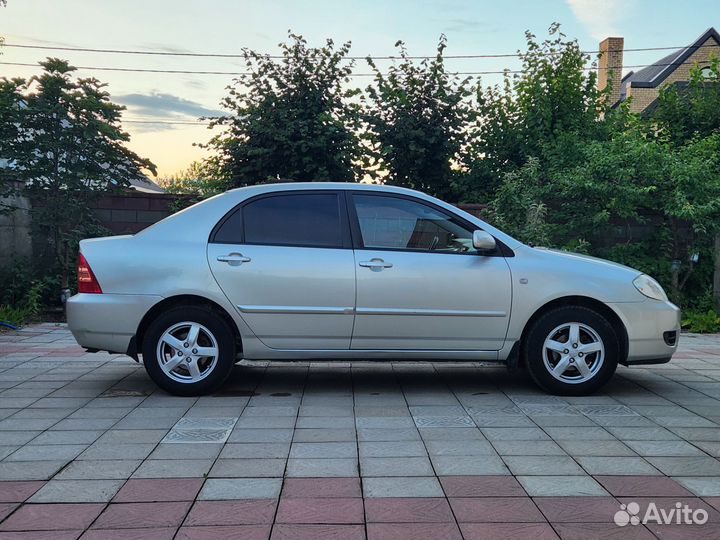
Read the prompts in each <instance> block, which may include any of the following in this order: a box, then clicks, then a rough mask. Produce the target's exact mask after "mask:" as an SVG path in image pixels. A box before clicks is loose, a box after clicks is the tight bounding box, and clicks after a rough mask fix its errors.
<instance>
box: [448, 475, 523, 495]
mask: <svg viewBox="0 0 720 540" xmlns="http://www.w3.org/2000/svg"><path fill="white" fill-rule="evenodd" d="M440 483H441V484H442V487H443V490H444V491H445V495H446V496H447V497H525V496H526V493H525V490H524V489H523V488H522V486H521V485H520V484H519V483H518V481H517V480H515V478H514V477H513V476H442V477H440Z"/></svg>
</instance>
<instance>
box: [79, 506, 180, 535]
mask: <svg viewBox="0 0 720 540" xmlns="http://www.w3.org/2000/svg"><path fill="white" fill-rule="evenodd" d="M190 504H191V503H189V502H161V503H112V504H109V505H108V507H107V508H106V509H105V511H104V512H103V513H102V514H100V517H99V518H98V519H97V521H96V522H95V523H94V524H93V528H94V529H132V528H138V527H143V528H144V527H152V528H160V527H173V526H175V527H179V526H180V524H181V523H182V521H183V518H185V515H186V514H187V512H188V509H189V508H190Z"/></svg>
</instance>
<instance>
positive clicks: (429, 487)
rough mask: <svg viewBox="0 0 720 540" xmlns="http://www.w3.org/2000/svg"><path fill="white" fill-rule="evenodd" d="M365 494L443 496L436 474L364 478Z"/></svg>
mask: <svg viewBox="0 0 720 540" xmlns="http://www.w3.org/2000/svg"><path fill="white" fill-rule="evenodd" d="M362 485H363V496H364V497H366V498H379V497H442V496H443V490H442V487H441V486H440V482H439V481H438V479H437V478H435V477H434V476H428V477H392V478H387V477H385V478H363V484H362Z"/></svg>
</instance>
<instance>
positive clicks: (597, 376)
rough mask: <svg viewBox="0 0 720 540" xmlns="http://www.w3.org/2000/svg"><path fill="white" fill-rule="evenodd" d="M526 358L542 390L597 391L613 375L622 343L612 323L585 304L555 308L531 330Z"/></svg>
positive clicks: (529, 330)
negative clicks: (583, 305)
mask: <svg viewBox="0 0 720 540" xmlns="http://www.w3.org/2000/svg"><path fill="white" fill-rule="evenodd" d="M523 359H524V361H525V363H526V365H527V368H528V372H529V373H530V376H531V377H532V379H533V380H534V381H535V383H536V384H537V385H538V386H540V387H541V388H542V389H544V390H546V391H548V392H551V393H553V394H559V395H571V396H581V395H586V394H590V393H592V392H595V391H596V390H597V389H598V388H600V387H601V386H603V385H604V384H605V383H606V382H607V381H608V380H609V379H610V377H612V375H613V373H615V370H616V368H617V364H618V360H619V359H620V342H619V340H618V338H617V335H616V334H615V331H614V330H613V327H612V325H611V324H610V322H609V321H608V320H607V319H606V318H605V317H603V315H601V314H600V313H598V312H597V311H595V310H592V309H589V308H586V307H581V306H564V307H558V308H555V309H552V310H550V311H548V312H547V313H545V314H544V315H542V316H541V317H540V318H539V319H537V320H536V321H535V322H534V323H532V326H531V327H530V328H529V329H528V332H527V335H526V339H525V342H524V343H523Z"/></svg>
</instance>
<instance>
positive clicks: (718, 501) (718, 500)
mask: <svg viewBox="0 0 720 540" xmlns="http://www.w3.org/2000/svg"><path fill="white" fill-rule="evenodd" d="M703 500H704V501H705V502H706V503H708V504H709V505H710V506H712V507H713V508H714V509H715V510H720V497H703Z"/></svg>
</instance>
